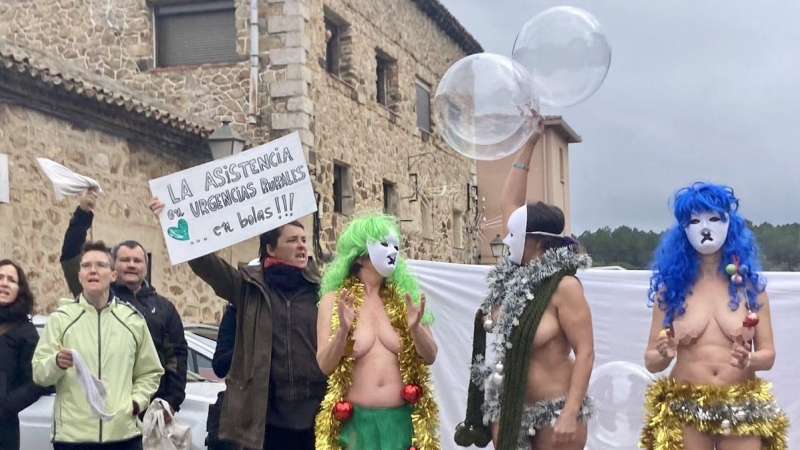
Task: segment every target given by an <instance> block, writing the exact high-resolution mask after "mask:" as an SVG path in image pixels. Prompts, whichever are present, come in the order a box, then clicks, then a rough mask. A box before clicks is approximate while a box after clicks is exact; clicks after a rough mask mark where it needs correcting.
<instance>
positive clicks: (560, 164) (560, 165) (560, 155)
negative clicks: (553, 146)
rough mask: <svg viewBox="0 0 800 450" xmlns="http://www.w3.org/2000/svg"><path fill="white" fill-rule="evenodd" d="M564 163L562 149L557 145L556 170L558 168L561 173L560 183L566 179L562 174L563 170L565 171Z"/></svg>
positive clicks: (563, 173)
mask: <svg viewBox="0 0 800 450" xmlns="http://www.w3.org/2000/svg"><path fill="white" fill-rule="evenodd" d="M564 163H565V161H564V149H563V148H561V147H559V148H558V170H559V174H560V175H561V184H564V183H566V181H565V180H566V177H565V176H564V175H565V172H566V171H565V168H564Z"/></svg>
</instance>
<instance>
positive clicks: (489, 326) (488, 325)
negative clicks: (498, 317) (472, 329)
mask: <svg viewBox="0 0 800 450" xmlns="http://www.w3.org/2000/svg"><path fill="white" fill-rule="evenodd" d="M483 330H484V331H486V332H487V333H491V332H492V330H494V321H493V320H492V319H486V320H484V321H483Z"/></svg>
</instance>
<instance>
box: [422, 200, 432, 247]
mask: <svg viewBox="0 0 800 450" xmlns="http://www.w3.org/2000/svg"><path fill="white" fill-rule="evenodd" d="M419 212H420V216H421V221H422V223H421V225H422V237H423V238H425V239H433V203H431V199H430V198H428V197H420V198H419Z"/></svg>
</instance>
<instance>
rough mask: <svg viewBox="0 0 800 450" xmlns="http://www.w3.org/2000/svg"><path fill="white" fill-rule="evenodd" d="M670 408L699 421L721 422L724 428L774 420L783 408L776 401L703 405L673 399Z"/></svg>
mask: <svg viewBox="0 0 800 450" xmlns="http://www.w3.org/2000/svg"><path fill="white" fill-rule="evenodd" d="M670 408H671V409H672V410H673V411H675V412H678V413H681V414H688V415H691V416H692V417H694V418H695V419H697V420H698V421H704V422H713V423H719V424H721V425H722V426H723V427H724V428H729V427H731V426H734V427H735V426H737V425H738V424H740V423H754V422H756V421H759V420H772V419H775V418H777V417H778V415H779V414H780V413H781V409H780V408H779V407H778V404H777V403H775V402H774V401H772V402H759V401H748V402H745V403H735V404H724V403H718V404H714V405H703V404H701V403H699V402H696V401H672V402H670ZM726 425H727V426H726Z"/></svg>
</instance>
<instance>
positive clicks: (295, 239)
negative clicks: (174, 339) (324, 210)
mask: <svg viewBox="0 0 800 450" xmlns="http://www.w3.org/2000/svg"><path fill="white" fill-rule="evenodd" d="M149 206H150V209H151V210H152V211H153V212H154V213H155V214H156V215H160V214H161V212H162V211H163V209H164V203H162V202H161V201H160V200H159V199H158V198H157V197H154V198H153V199H151V200H150V203H149ZM259 242H260V244H259V264H258V265H255V266H254V265H249V264H245V265H242V266H240V267H239V268H234V267H232V266H231V265H230V264H228V263H227V262H225V261H223V260H222V259H220V258H219V257H217V256H216V255H215V254H213V253H212V254H208V255H205V256H201V257H199V258H196V259H193V260H191V261H189V266H190V267H191V268H192V270H193V271H194V273H195V274H196V275H197V276H199V277H200V278H202V279H203V281H205V282H206V283H208V284H209V286H211V288H212V289H214V292H215V293H216V294H217V296H219V297H221V298H222V299H224V300H227V301H228V302H230V303H233V304H234V305H235V307H236V338H235V343H234V346H233V359H232V362H231V366H230V371H229V372H228V374H227V377H226V378H225V384H226V386H227V388H226V390H225V398H224V401H223V404H222V414H221V416H220V427H219V438H220V439H222V440H224V441H231V442H234V443H236V444H238V445H240V446H242V447H245V448H263V449H269V450H278V449H280V450H294V449H297V450H311V449H313V448H314V429H313V428H314V417H315V415H316V413H317V411H318V409H319V405H320V402H321V400H322V397H323V396H324V395H325V386H326V377H325V375H324V374H323V373H322V372H321V371H320V369H319V366H317V361H316V351H317V334H316V323H317V292H318V290H319V274H318V273H317V270H316V267H315V266H314V264H310V263H309V257H308V253H307V247H306V234H305V229H304V228H303V225H302V224H301V223H300V222H296V221H295V222H291V223H288V224H286V225H282V226H280V227H277V228H275V229H273V230H270V231H267V232H265V233H263V234H261V236H260V238H259Z"/></svg>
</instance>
